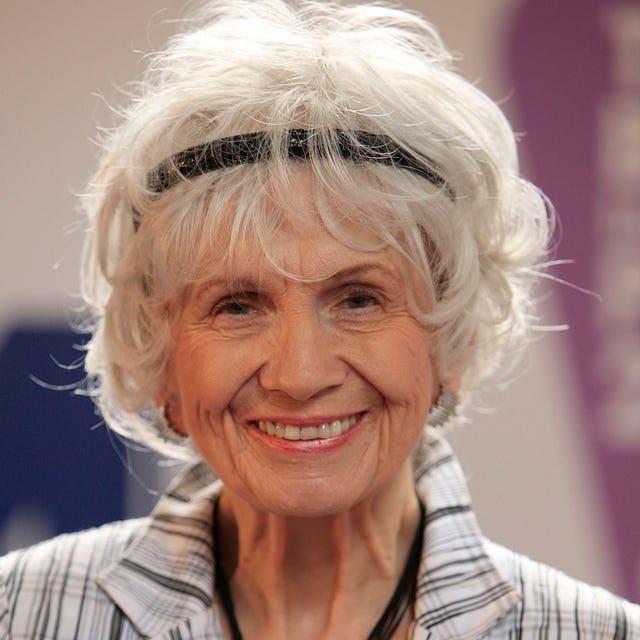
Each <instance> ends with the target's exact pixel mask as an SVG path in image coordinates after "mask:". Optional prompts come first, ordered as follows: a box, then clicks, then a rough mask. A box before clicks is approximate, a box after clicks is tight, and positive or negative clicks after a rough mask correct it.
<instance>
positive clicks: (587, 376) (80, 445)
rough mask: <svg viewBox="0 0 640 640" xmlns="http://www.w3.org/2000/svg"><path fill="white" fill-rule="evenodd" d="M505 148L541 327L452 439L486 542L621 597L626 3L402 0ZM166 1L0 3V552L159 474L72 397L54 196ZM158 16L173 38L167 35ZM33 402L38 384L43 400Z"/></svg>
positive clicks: (632, 20)
mask: <svg viewBox="0 0 640 640" xmlns="http://www.w3.org/2000/svg"><path fill="white" fill-rule="evenodd" d="M404 4H405V6H407V7H408V8H411V9H414V10H417V11H420V12H421V13H423V14H424V15H425V16H426V17H427V18H428V19H430V20H431V21H433V22H434V23H435V24H436V25H437V26H438V27H439V29H440V31H441V33H442V35H443V38H444V40H445V42H446V43H447V44H448V46H449V47H450V48H451V49H453V50H454V51H455V52H456V53H458V54H459V56H460V59H459V61H458V68H459V70H460V71H461V73H462V74H463V75H464V76H466V77H467V78H469V79H470V80H473V81H475V82H477V84H478V85H479V86H480V88H481V89H483V90H484V91H485V92H487V93H488V94H489V95H490V96H492V97H493V98H494V99H495V100H497V101H499V102H500V103H501V105H502V107H503V109H504V110H505V111H506V112H507V114H508V116H509V118H510V119H511V121H512V123H513V124H514V127H515V128H516V130H517V131H519V132H521V134H522V139H521V158H522V165H523V171H524V173H525V175H527V177H529V178H531V179H532V180H533V181H534V182H535V183H536V184H538V185H539V186H540V187H541V188H542V189H543V190H544V191H545V192H546V193H547V194H548V195H549V196H550V197H551V199H552V201H553V202H554V204H555V206H556V208H557V210H558V213H559V217H560V220H561V228H560V229H559V240H558V243H557V244H558V246H557V250H556V256H555V257H556V258H558V259H570V260H572V261H573V262H572V263H571V264H566V265H561V266H558V267H556V268H554V269H553V270H552V273H553V274H554V276H556V277H558V278H562V279H565V280H567V281H569V282H571V283H573V284H574V285H575V286H576V287H577V288H579V289H580V288H582V289H587V290H589V291H591V292H593V293H594V294H596V295H589V294H586V293H584V292H581V291H580V290H578V289H576V288H571V287H567V286H563V285H559V284H557V283H553V282H549V283H547V284H546V285H545V286H544V287H543V289H542V290H541V297H542V299H543V303H542V311H543V320H544V323H546V324H549V325H569V327H570V328H569V330H568V331H549V332H544V333H543V332H541V335H540V338H539V339H538V340H536V341H535V343H534V344H533V346H532V348H531V350H530V352H529V355H528V357H527V358H526V359H525V360H524V362H523V366H522V368H521V373H520V374H519V375H518V377H517V379H516V380H515V381H514V382H513V384H512V385H511V386H510V387H508V389H507V390H506V391H499V392H498V391H497V392H496V393H495V394H493V393H492V394H490V395H489V396H487V398H486V399H485V400H486V404H487V405H488V406H490V407H492V411H491V412H488V411H487V412H485V413H483V414H481V415H476V416H474V420H473V424H470V425H468V426H465V427H463V428H461V429H460V430H458V431H457V432H456V433H454V434H453V436H452V440H453V442H454V446H455V447H456V449H457V450H458V452H459V454H460V456H461V458H462V460H463V464H464V466H465V469H466V472H467V474H468V477H469V481H470V486H471V491H472V495H473V497H474V502H475V506H476V510H477V513H478V517H479V520H480V524H481V526H482V528H483V531H484V532H485V534H486V535H488V536H489V537H491V538H493V539H494V540H496V541H497V542H500V543H502V544H504V545H507V546H509V547H512V548H514V549H516V550H518V551H520V552H523V553H526V554H528V555H530V556H532V557H534V558H536V559H538V560H541V561H544V562H547V563H550V564H553V565H555V566H558V567H560V568H561V569H563V570H564V571H566V572H568V573H570V574H572V575H574V576H576V577H578V578H581V579H583V580H587V581H589V582H595V583H599V584H601V585H604V586H606V587H608V588H609V589H612V590H614V591H616V592H617V593H619V594H622V595H624V596H626V597H628V598H630V599H633V600H636V601H639V600H640V62H639V61H640V2H638V1H637V0H636V1H631V0H555V2H553V3H551V2H541V1H540V0H448V1H447V2H442V1H441V0H414V1H412V2H409V1H407V2H405V3H404ZM181 9H182V3H181V2H171V3H170V2H169V1H168V0H136V2H130V1H129V0H109V2H98V1H97V0H87V1H86V2H82V3H79V2H75V0H56V2H46V3H44V2H41V1H40V0H2V2H1V3H0V30H1V33H2V37H1V38H0V79H1V80H2V87H3V89H2V97H1V98H0V112H1V115H2V117H1V118H0V127H1V134H0V135H1V140H2V151H1V152H0V207H1V209H0V211H1V214H0V215H1V216H2V232H1V233H0V273H1V274H2V276H1V277H0V416H2V427H1V429H2V431H1V434H2V437H1V442H2V449H1V452H0V552H3V551H7V550H9V549H11V548H15V547H19V546H25V545H27V544H31V543H32V542H34V541H36V540H39V539H42V538H45V537H49V536H51V535H53V534H55V533H58V532H62V531H70V530H75V529H79V528H84V527H89V526H94V525H97V524H100V523H102V522H106V521H108V520H113V519H115V518H122V517H129V516H134V515H140V514H144V513H146V512H148V510H149V509H150V508H151V507H152V505H153V503H154V501H155V499H156V497H157V491H158V490H159V489H160V488H161V487H162V486H163V485H164V483H165V482H166V481H167V479H168V477H169V476H170V475H171V473H172V468H171V467H167V466H166V465H164V464H163V462H162V461H161V460H158V458H157V457H156V456H154V455H152V454H145V453H143V452H137V451H134V450H131V449H127V448H125V447H123V446H122V445H121V444H120V443H118V442H117V441H116V440H114V438H112V437H110V436H109V434H108V432H107V430H106V428H105V427H104V425H103V424H102V422H101V420H100V417H99V416H98V415H96V414H95V412H94V410H93V407H92V406H91V403H90V402H89V401H88V400H87V399H86V398H81V397H77V396H74V394H73V386H74V384H75V383H77V382H78V381H80V380H81V379H82V376H83V373H82V369H81V368H78V366H80V367H81V359H82V344H83V343H84V342H85V341H86V337H84V336H82V335H79V334H76V333H73V332H72V331H70V329H69V320H70V319H72V318H73V310H74V309H76V308H78V306H79V299H78V297H77V293H78V280H77V271H78V262H79V258H80V247H81V244H82V233H81V229H82V226H83V225H82V221H81V220H80V219H79V216H78V214H77V213H76V211H75V204H76V196H75V194H76V193H77V192H79V191H81V190H82V188H83V186H84V184H85V182H86V181H87V179H88V178H89V176H90V174H91V171H92V169H93V167H94V164H95V158H96V156H97V148H96V147H95V145H94V144H93V143H92V141H91V140H92V138H93V137H95V135H96V130H97V127H98V125H100V126H110V125H112V124H113V123H114V122H115V118H114V117H113V115H112V114H111V111H110V109H109V107H108V105H109V104H115V105H118V104H123V103H124V101H125V99H124V98H123V90H124V91H126V88H127V83H128V82H130V81H131V80H133V79H134V78H136V77H137V76H138V75H139V74H140V72H141V70H142V69H143V68H144V53H148V52H150V51H152V50H153V49H156V48H160V47H162V45H163V43H164V42H165V40H166V38H167V37H168V36H169V35H170V34H171V33H172V32H173V31H174V30H175V29H176V28H177V25H176V24H175V19H176V18H179V17H180V15H181ZM172 21H174V22H172ZM52 387H57V388H56V389H53V388H52Z"/></svg>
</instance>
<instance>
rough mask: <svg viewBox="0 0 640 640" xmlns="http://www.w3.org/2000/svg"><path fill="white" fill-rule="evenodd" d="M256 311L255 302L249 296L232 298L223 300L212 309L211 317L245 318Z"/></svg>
mask: <svg viewBox="0 0 640 640" xmlns="http://www.w3.org/2000/svg"><path fill="white" fill-rule="evenodd" d="M247 298H249V299H247ZM256 311H257V308H256V302H255V301H254V300H252V299H251V296H233V297H229V298H224V299H223V300H220V302H218V303H217V304H216V305H215V306H214V307H213V315H216V316H219V315H228V316H246V315H249V314H252V313H256Z"/></svg>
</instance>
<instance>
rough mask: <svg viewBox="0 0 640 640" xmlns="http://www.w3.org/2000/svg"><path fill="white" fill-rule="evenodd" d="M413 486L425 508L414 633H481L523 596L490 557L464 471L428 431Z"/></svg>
mask: <svg viewBox="0 0 640 640" xmlns="http://www.w3.org/2000/svg"><path fill="white" fill-rule="evenodd" d="M416 490H417V493H418V496H419V497H420V499H421V500H422V501H423V503H424V504H425V506H426V509H427V517H426V522H427V525H426V529H425V535H424V543H423V544H424V548H423V552H422V559H421V563H420V569H419V573H418V582H417V591H416V602H415V605H414V612H415V618H416V626H415V628H414V633H413V638H414V640H418V639H419V638H426V637H429V638H434V639H442V640H444V639H445V638H446V639H450V638H457V639H458V640H471V639H472V638H479V637H482V636H483V635H484V634H486V632H487V631H488V630H489V629H490V628H491V627H493V626H494V625H495V624H496V623H497V622H498V620H499V619H500V618H502V617H503V616H504V615H505V614H506V613H507V612H508V611H510V610H511V609H512V608H513V607H514V606H515V605H516V604H517V603H518V602H519V601H520V599H521V596H520V594H519V593H518V592H517V591H516V589H515V588H514V587H513V585H512V584H511V583H509V582H507V580H506V579H505V578H504V577H503V576H502V575H501V573H500V572H499V570H498V569H497V567H496V566H495V564H494V563H493V562H492V560H491V558H490V557H489V555H488V553H487V550H486V546H485V540H484V538H483V536H482V533H481V532H480V528H479V527H478V523H477V521H476V518H475V515H474V514H473V511H472V510H471V499H470V497H469V492H468V489H467V484H466V480H465V477H464V474H463V471H462V469H461V467H460V465H459V463H458V461H457V459H456V458H455V456H454V454H453V451H452V450H451V447H450V446H449V444H448V443H447V442H446V441H445V440H444V439H442V438H440V437H438V436H437V435H434V434H431V442H430V446H429V454H428V459H427V462H426V464H425V466H424V467H423V468H422V471H421V472H420V474H419V476H418V480H417V485H416Z"/></svg>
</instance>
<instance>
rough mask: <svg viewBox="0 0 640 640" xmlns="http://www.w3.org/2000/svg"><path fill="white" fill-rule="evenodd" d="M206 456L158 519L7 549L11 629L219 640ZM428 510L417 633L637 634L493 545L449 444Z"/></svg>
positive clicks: (584, 638)
mask: <svg viewBox="0 0 640 640" xmlns="http://www.w3.org/2000/svg"><path fill="white" fill-rule="evenodd" d="M221 487H222V485H221V483H220V482H218V481H215V479H214V478H213V475H212V473H211V471H210V470H209V469H208V467H207V466H206V465H205V464H204V463H199V464H196V465H195V466H192V467H191V468H189V469H187V470H186V471H185V472H184V473H183V474H182V475H181V476H180V477H179V478H177V479H176V481H175V482H174V483H173V484H172V486H171V487H170V488H169V489H168V490H167V492H166V493H165V494H164V495H163V497H162V498H161V499H160V501H159V502H158V505H157V507H156V508H155V510H154V512H153V513H152V515H151V516H150V517H149V518H144V519H139V520H129V521H125V522H119V523H114V524H108V525H105V526H103V527H101V528H98V529H94V530H91V531H85V532H82V533H76V534H70V535H63V536H60V537H58V538H55V539H53V540H50V541H47V542H44V543H42V544H39V545H36V546H34V547H30V548H28V549H26V550H22V551H16V552H13V553H10V554H8V555H7V556H5V557H4V558H2V559H0V639H1V640H5V639H11V640H27V639H28V640H36V639H37V640H49V639H50V640H53V639H56V640H72V639H81V640H103V639H105V640H106V639H113V640H115V639H120V640H133V639H140V638H153V639H156V640H161V639H162V640H181V639H183V640H186V639H191V640H205V639H206V640H222V639H223V638H224V636H223V632H222V627H221V622H220V611H219V610H218V608H217V605H216V603H215V601H214V599H213V593H214V574H213V545H214V540H213V537H212V532H213V530H214V527H213V505H214V502H215V500H216V498H217V496H218V494H219V492H220V490H221ZM416 488H417V493H418V496H419V497H420V499H421V500H422V501H423V502H424V504H425V507H426V509H427V518H426V528H425V532H424V544H423V554H422V558H421V564H420V569H419V574H418V586H417V594H416V600H415V603H414V612H415V623H414V625H413V628H412V631H411V638H412V639H413V640H453V639H456V640H472V639H477V640H479V639H487V640H497V639H509V640H511V639H513V640H516V639H520V640H533V639H536V640H539V639H541V638H546V639H560V638H562V640H570V639H580V640H588V639H594V640H595V639H604V638H607V639H611V640H614V639H615V640H625V639H626V640H632V639H634V638H637V639H639V640H640V607H639V606H637V605H633V604H631V603H629V602H626V601H624V600H622V599H620V598H617V597H616V596H614V595H612V594H610V593H608V592H607V591H604V590H602V589H597V588H594V587H590V586H587V585H585V584H583V583H580V582H578V581H575V580H572V579H571V578H568V577H566V576H565V575H563V574H562V573H560V572H558V571H556V570H554V569H551V568H549V567H546V566H545V565H542V564H538V563H535V562H533V561H531V560H529V559H528V558H525V557H523V556H521V555H518V554H516V553H514V552H512V551H509V550H507V549H504V548H503V547H500V546H498V545H495V544H493V543H491V542H489V541H487V540H486V539H485V538H484V537H483V536H482V534H481V532H480V530H479V528H478V525H477V523H476V519H475V516H474V514H473V512H472V510H471V503H470V499H469V495H468V491H467V487H466V483H465V479H464V475H463V473H462V470H461V469H460V466H459V464H458V462H457V460H456V459H455V457H454V456H453V454H452V452H451V449H450V448H449V445H448V444H447V443H446V442H445V441H444V440H441V439H435V440H434V441H433V443H432V446H431V450H430V454H429V458H428V461H427V464H426V466H425V467H424V468H423V470H422V472H421V473H420V475H419V477H418V480H417V485H416Z"/></svg>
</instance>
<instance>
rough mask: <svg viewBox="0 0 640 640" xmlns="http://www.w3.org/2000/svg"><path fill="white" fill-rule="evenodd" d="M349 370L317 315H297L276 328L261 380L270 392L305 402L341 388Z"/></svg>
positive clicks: (337, 345) (262, 369) (336, 345)
mask: <svg viewBox="0 0 640 640" xmlns="http://www.w3.org/2000/svg"><path fill="white" fill-rule="evenodd" d="M347 371H348V365H347V364H346V362H345V361H344V360H343V359H342V358H340V355H339V344H338V341H337V339H336V337H335V336H333V335H331V331H330V330H328V329H327V328H325V327H323V325H322V322H321V321H320V320H319V319H318V318H316V317H315V316H314V314H309V315H307V316H302V315H295V316H292V317H290V318H286V319H283V320H282V321H281V322H280V323H279V325H278V327H277V329H275V330H274V334H273V338H272V340H271V341H270V344H269V347H268V353H267V354H266V358H265V361H264V364H263V366H262V367H261V369H260V372H259V382H260V384H261V386H262V387H263V388H264V389H266V390H268V391H271V392H279V393H282V394H284V395H285V396H287V397H289V398H291V399H293V400H296V401H298V402H302V401H305V400H310V399H311V398H314V397H317V396H320V395H322V394H323V393H325V392H327V391H329V390H331V389H335V388H337V387H339V386H340V385H341V384H342V383H343V382H344V380H345V378H346V376H347Z"/></svg>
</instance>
